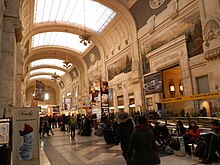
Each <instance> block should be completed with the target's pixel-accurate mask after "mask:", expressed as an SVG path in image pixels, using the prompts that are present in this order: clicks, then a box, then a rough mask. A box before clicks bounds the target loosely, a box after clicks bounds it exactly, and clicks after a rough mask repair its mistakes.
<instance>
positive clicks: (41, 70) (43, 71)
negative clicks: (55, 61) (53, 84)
mask: <svg viewBox="0 0 220 165" xmlns="http://www.w3.org/2000/svg"><path fill="white" fill-rule="evenodd" d="M54 73H56V75H58V76H63V75H64V74H65V72H64V71H62V70H59V69H54V68H39V69H35V70H32V71H30V75H31V76H33V75H39V74H41V75H43V74H51V75H52V74H54Z"/></svg>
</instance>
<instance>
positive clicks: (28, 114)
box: [19, 110, 33, 117]
mask: <svg viewBox="0 0 220 165" xmlns="http://www.w3.org/2000/svg"><path fill="white" fill-rule="evenodd" d="M19 114H20V115H21V116H29V117H32V116H33V112H32V111H30V112H26V111H22V110H21V111H20V112H19Z"/></svg>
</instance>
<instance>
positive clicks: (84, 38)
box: [79, 0, 92, 46]
mask: <svg viewBox="0 0 220 165" xmlns="http://www.w3.org/2000/svg"><path fill="white" fill-rule="evenodd" d="M83 14H84V25H83V26H84V27H83V28H84V34H82V35H80V36H79V38H80V43H83V45H85V46H87V45H88V44H91V38H92V37H91V35H89V34H86V26H85V22H86V16H85V15H86V14H85V0H83Z"/></svg>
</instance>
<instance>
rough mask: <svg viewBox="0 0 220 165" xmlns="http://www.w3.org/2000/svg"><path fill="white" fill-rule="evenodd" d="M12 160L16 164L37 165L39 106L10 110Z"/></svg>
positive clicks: (38, 161)
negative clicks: (11, 119) (11, 120)
mask: <svg viewBox="0 0 220 165" xmlns="http://www.w3.org/2000/svg"><path fill="white" fill-rule="evenodd" d="M12 116H13V135H12V141H13V143H12V148H13V156H12V162H13V164H16V165H30V164H31V165H39V164H40V158H39V107H17V108H13V110H12Z"/></svg>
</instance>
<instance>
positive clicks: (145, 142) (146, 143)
mask: <svg viewBox="0 0 220 165" xmlns="http://www.w3.org/2000/svg"><path fill="white" fill-rule="evenodd" d="M156 150H157V148H156V141H155V138H154V133H153V131H152V129H151V128H150V127H149V125H148V124H147V119H146V118H145V117H144V116H141V117H139V118H138V124H137V126H136V127H135V128H134V131H133V133H132V135H131V140H130V144H129V148H128V152H127V160H128V162H132V165H154V164H155V162H154V151H156Z"/></svg>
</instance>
